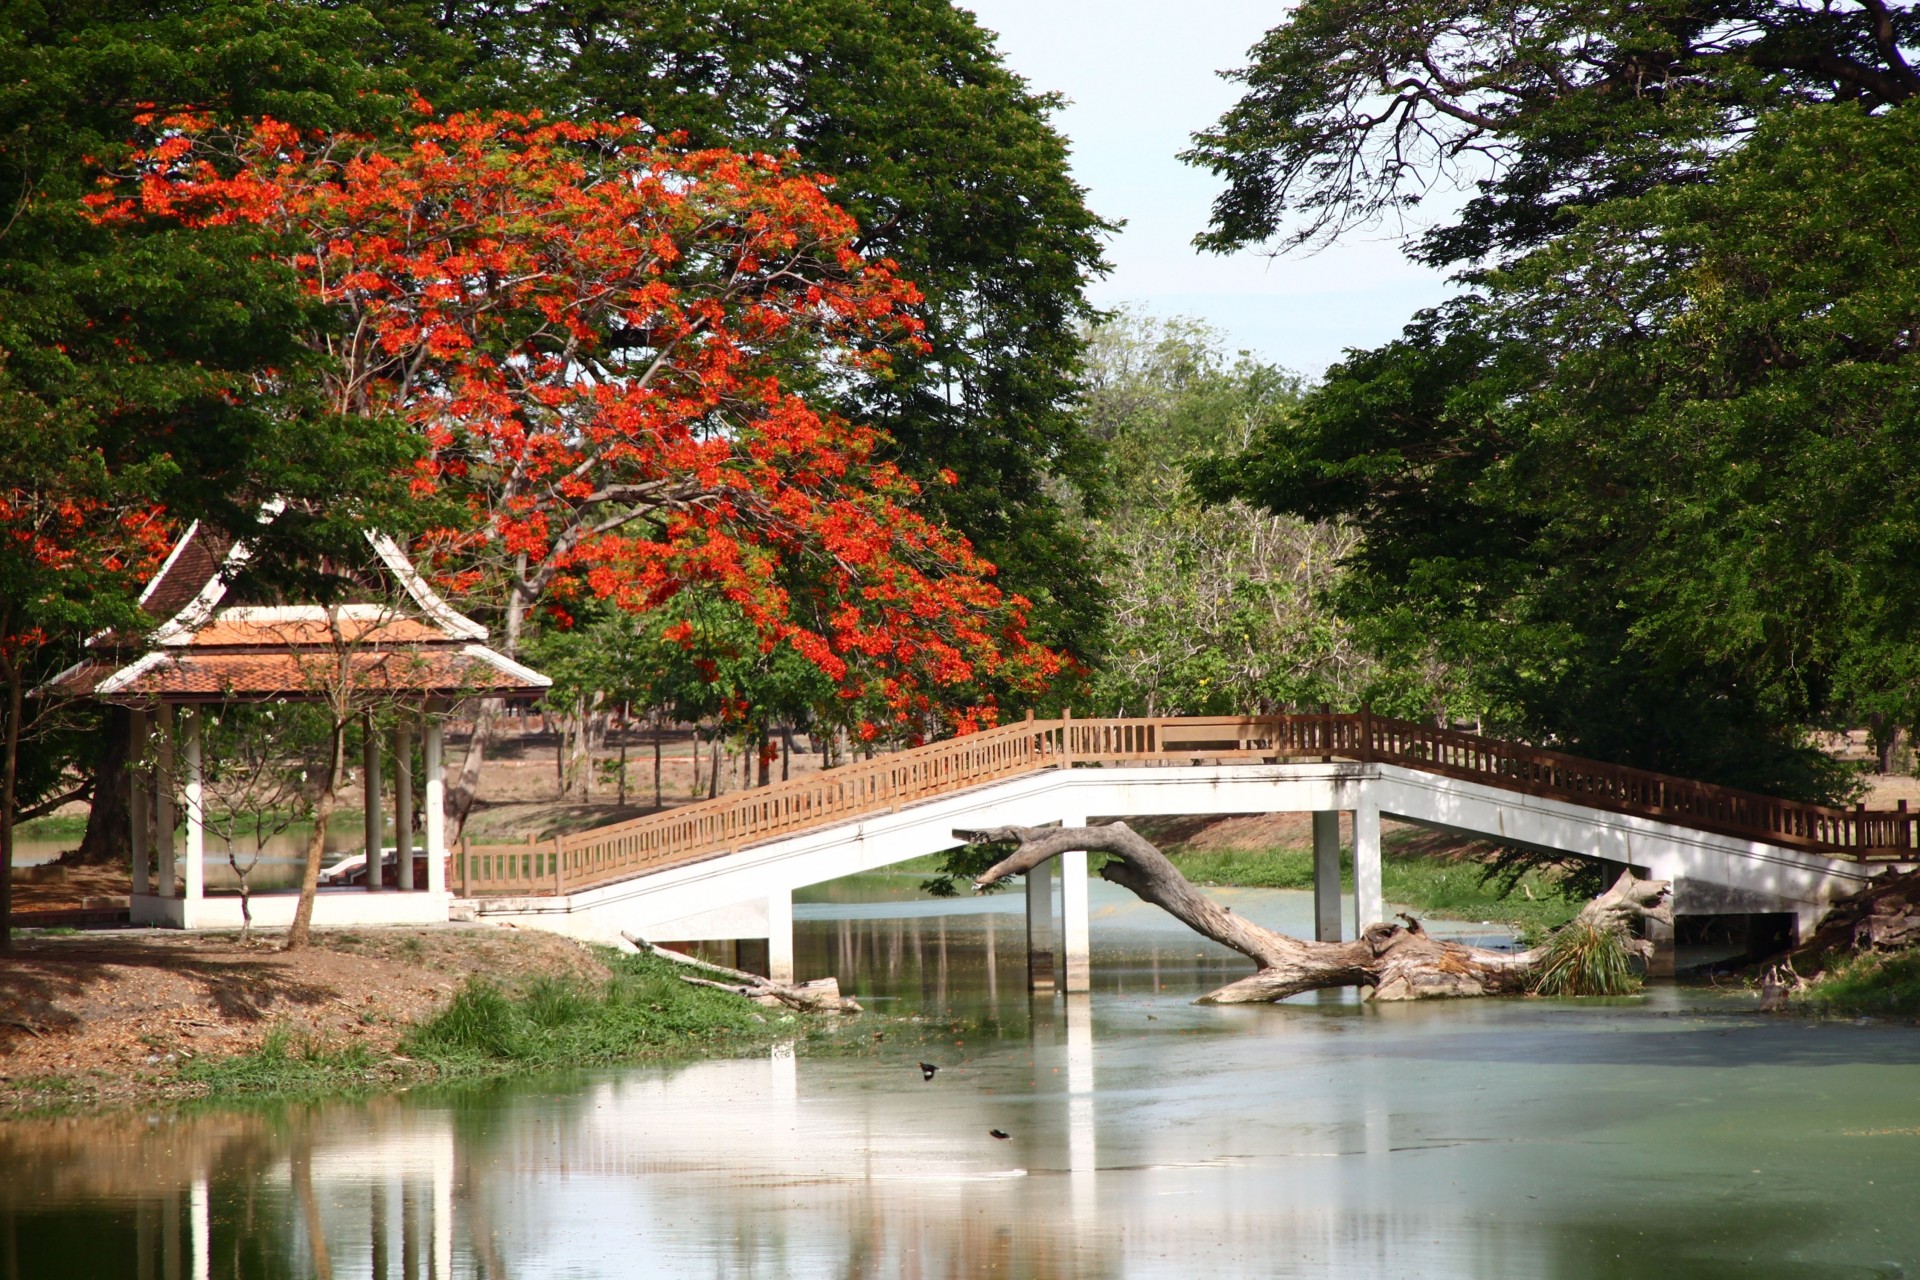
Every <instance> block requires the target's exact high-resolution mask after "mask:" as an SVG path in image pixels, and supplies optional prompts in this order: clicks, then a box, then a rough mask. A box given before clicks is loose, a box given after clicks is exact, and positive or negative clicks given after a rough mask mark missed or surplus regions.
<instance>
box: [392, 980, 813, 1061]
mask: <svg viewBox="0 0 1920 1280" xmlns="http://www.w3.org/2000/svg"><path fill="white" fill-rule="evenodd" d="M608 964H609V965H610V967H611V968H612V969H613V971H614V972H613V976H612V977H610V978H608V979H607V980H606V981H605V982H601V983H591V982H588V981H585V980H583V979H580V978H573V977H549V978H540V979H537V980H535V981H533V982H531V983H529V984H528V985H527V987H526V988H525V989H524V990H522V991H520V992H517V993H515V992H509V991H507V990H506V989H504V988H502V987H500V986H499V985H497V984H496V983H493V982H490V981H488V980H486V979H484V978H476V979H470V980H469V981H468V982H467V984H466V985H465V986H464V987H462V988H461V989H460V991H459V992H458V993H457V994H456V995H455V996H454V998H453V1001H452V1003H450V1004H449V1005H448V1006H447V1007H446V1008H445V1009H444V1010H442V1011H441V1012H440V1013H439V1014H437V1015H436V1016H435V1017H433V1018H432V1019H430V1020H429V1021H427V1022H424V1023H421V1024H420V1025H419V1026H417V1027H415V1028H414V1029H413V1030H412V1031H411V1032H409V1033H408V1035H407V1038H406V1040H405V1041H404V1042H403V1044H402V1046H401V1051H402V1052H403V1053H406V1054H408V1055H409V1056H411V1057H413V1058H416V1059H418V1060H420V1061H423V1062H427V1063H431V1064H433V1065H434V1066H435V1067H436V1068H438V1069H439V1070H440V1071H442V1072H444V1073H448V1074H469V1073H473V1072H480V1071H496V1070H499V1069H501V1068H503V1067H509V1066H517V1067H534V1068H552V1067H569V1066H588V1065H595V1064H603V1063H610V1062H622V1061H631V1060H634V1059H636V1058H647V1057H658V1056H664V1055H668V1054H677V1053H678V1054H684V1053H688V1052H695V1053H700V1052H706V1053H711V1052H717V1051H726V1050H730V1049H745V1048H748V1047H750V1046H753V1045H756V1044H763V1043H765V1042H767V1041H768V1040H771V1039H774V1038H775V1037H776V1036H779V1035H783V1034H791V1028H792V1026H793V1024H794V1019H793V1017H792V1015H789V1014H783V1013H780V1012H779V1011H777V1010H771V1009H769V1010H761V1009H758V1008H756V1007H755V1006H753V1005H750V1004H748V1003H746V1002H745V1001H743V1000H741V999H740V998H739V997H738V996H734V995H730V994H728V993H726V992H724V991H717V990H714V989H712V988H706V987H695V986H691V985H689V984H687V983H684V982H681V981H680V980H679V976H678V973H677V966H675V965H673V964H672V963H671V962H669V961H665V960H661V959H658V958H657V957H654V956H609V957H608Z"/></svg>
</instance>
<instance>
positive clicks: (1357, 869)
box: [1353, 800, 1387, 938]
mask: <svg viewBox="0 0 1920 1280" xmlns="http://www.w3.org/2000/svg"><path fill="white" fill-rule="evenodd" d="M1386 913H1387V902H1386V895H1385V892H1384V891H1383V889H1382V888H1381V884H1380V805H1379V803H1378V802H1376V801H1371V800H1362V801H1361V802H1360V804H1359V807H1358V808H1356V809H1355V810H1354V811H1353V936H1354V937H1356V938H1357V937H1359V936H1360V935H1361V934H1362V933H1364V932H1365V931H1366V928H1367V926H1368V925H1370V924H1377V923H1378V922H1379V920H1380V917H1382V916H1384V915H1385V914H1386Z"/></svg>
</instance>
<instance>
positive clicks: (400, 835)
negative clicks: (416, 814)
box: [393, 715, 413, 889]
mask: <svg viewBox="0 0 1920 1280" xmlns="http://www.w3.org/2000/svg"><path fill="white" fill-rule="evenodd" d="M393 846H394V855H393V856H394V858H395V859H396V871H397V876H396V883H397V884H398V885H399V886H400V888H402V889H411V888H413V721H412V720H410V719H408V718H407V717H406V716H404V715H403V716H401V717H400V723H399V724H398V725H397V726H395V728H394V730H393Z"/></svg>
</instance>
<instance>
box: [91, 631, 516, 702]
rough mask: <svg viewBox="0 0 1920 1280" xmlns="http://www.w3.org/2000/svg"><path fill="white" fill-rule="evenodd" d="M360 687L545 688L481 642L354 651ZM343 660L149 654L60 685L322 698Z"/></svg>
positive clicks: (162, 693)
mask: <svg viewBox="0 0 1920 1280" xmlns="http://www.w3.org/2000/svg"><path fill="white" fill-rule="evenodd" d="M346 657H347V661H348V666H349V668H350V671H351V679H352V681H353V684H354V687H355V688H356V689H358V690H359V691H361V692H362V693H372V694H383V693H418V694H429V693H432V694H441V695H448V696H455V697H458V696H469V695H475V694H483V693H485V694H504V693H534V692H538V691H539V690H540V689H541V688H542V687H543V686H542V685H539V684H536V683H533V682H531V681H529V680H527V679H526V678H525V677H524V676H523V675H521V674H519V673H518V672H517V671H515V670H513V669H511V667H512V664H510V663H508V662H507V660H506V659H504V658H501V657H500V656H499V655H497V654H493V653H491V652H490V651H488V650H485V649H482V648H481V647H480V646H478V645H450V644H440V645H424V646H419V647H405V648H392V649H385V650H367V651H362V652H350V653H348V654H347V655H346ZM336 661H337V658H336V655H334V654H331V653H314V654H312V655H310V656H307V655H297V654H292V653H286V652H281V653H233V652H226V653H209V652H205V651H197V650H194V649H182V650H175V651H170V652H162V653H157V654H151V655H148V657H146V658H143V659H141V660H139V661H138V662H136V663H134V664H133V665H132V666H131V667H125V668H120V667H116V665H115V664H113V663H103V662H95V663H87V664H84V665H83V666H80V667H76V668H75V669H74V670H72V671H70V672H67V673H66V674H65V676H64V677H63V678H62V679H61V680H60V682H59V687H60V688H61V689H62V690H63V691H65V692H68V693H72V694H87V693H92V692H94V691H96V690H98V689H99V687H100V685H101V684H102V683H104V682H105V681H106V680H107V678H108V677H109V676H111V675H113V674H114V673H115V672H116V671H122V672H127V673H130V674H129V678H126V679H123V680H122V681H121V682H119V684H118V685H117V687H115V688H113V689H112V690H111V691H110V692H109V693H108V694H105V695H103V696H107V697H112V698H115V699H122V698H124V699H145V698H162V699H175V698H231V699H247V698H265V697H292V698H302V697H321V696H324V695H325V694H326V693H327V692H328V691H329V689H330V688H332V687H333V682H334V681H336V680H337V679H338V678H339V672H338V667H337V666H336V665H335V663H336Z"/></svg>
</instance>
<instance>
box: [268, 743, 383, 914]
mask: <svg viewBox="0 0 1920 1280" xmlns="http://www.w3.org/2000/svg"><path fill="white" fill-rule="evenodd" d="M346 751H347V725H346V721H344V720H340V719H335V721H334V723H333V734H332V738H331V740H330V741H329V742H328V744H327V776H326V777H325V778H323V779H321V785H320V794H319V796H318V797H317V798H316V799H315V800H314V803H313V834H312V835H310V836H308V837H307V857H306V862H305V864H304V865H303V866H302V867H301V870H300V903H299V905H298V906H296V907H295V908H294V911H293V926H292V927H291V928H289V929H288V930H287V945H286V949H287V950H288V951H298V950H300V949H301V948H302V947H304V946H306V945H307V943H308V941H309V940H310V937H311V934H312V930H313V900H314V899H315V898H316V897H318V896H319V893H320V863H321V862H322V861H323V860H325V858H326V856H327V823H328V821H329V820H330V819H331V818H332V817H333V807H334V804H335V803H336V795H337V793H338V792H339V790H340V773H341V770H343V769H344V768H345V767H346ZM367 863H368V865H367V874H368V875H370V876H377V875H379V874H380V855H379V853H378V852H373V853H370V854H369V856H368V858H367Z"/></svg>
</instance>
